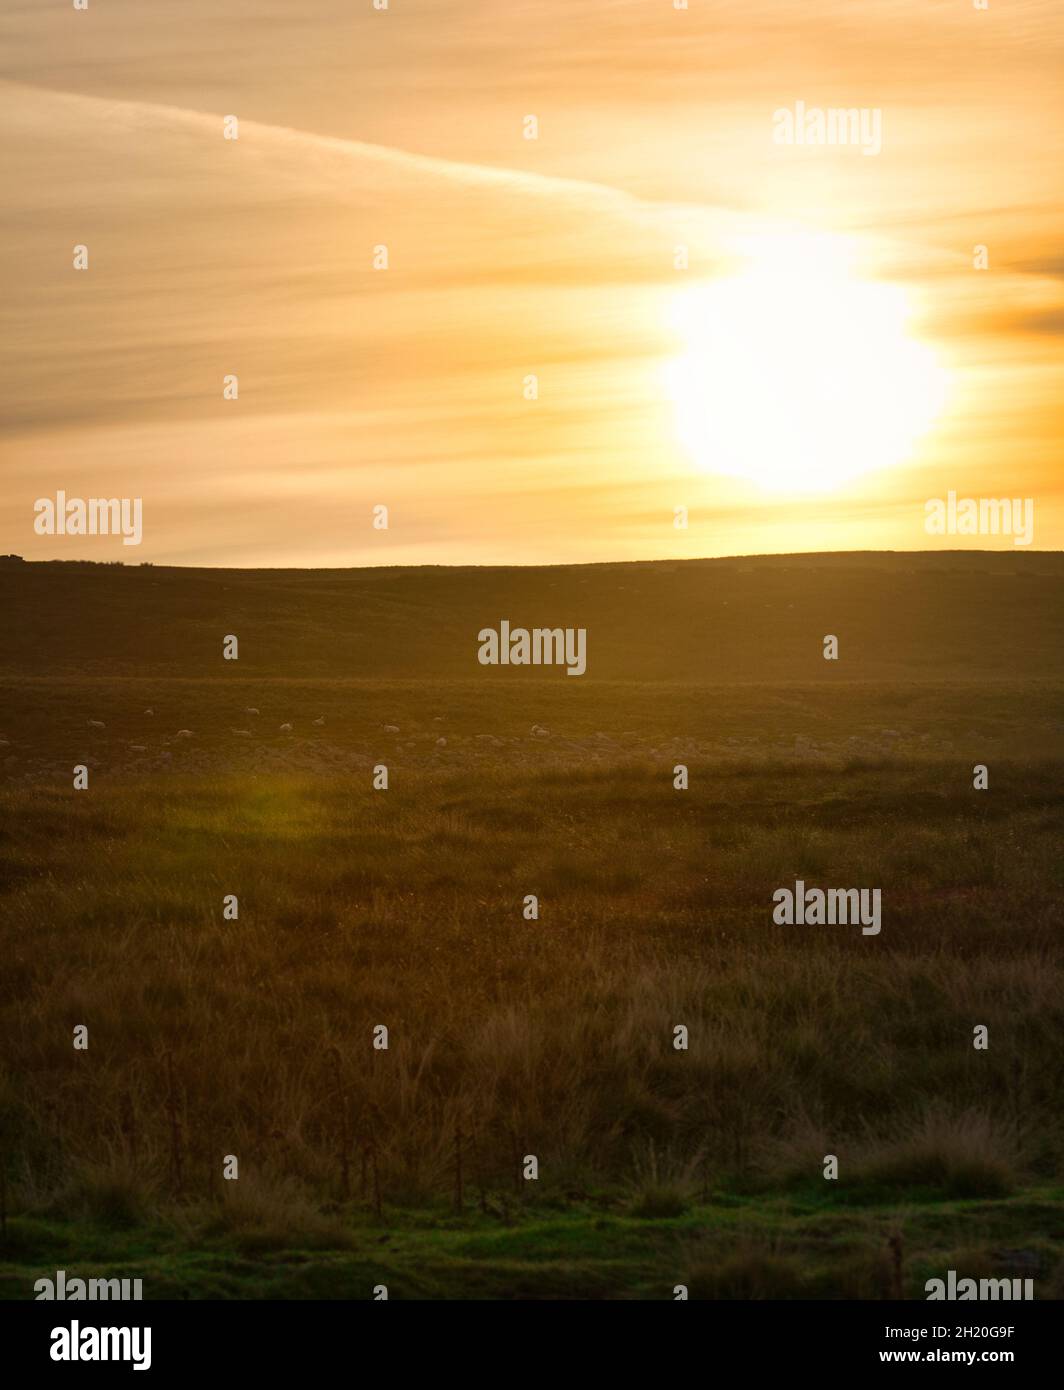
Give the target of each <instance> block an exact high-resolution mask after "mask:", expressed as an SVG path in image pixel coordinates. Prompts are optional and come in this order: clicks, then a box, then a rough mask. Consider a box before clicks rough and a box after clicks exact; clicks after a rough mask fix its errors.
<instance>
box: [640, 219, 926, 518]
mask: <svg viewBox="0 0 1064 1390" xmlns="http://www.w3.org/2000/svg"><path fill="white" fill-rule="evenodd" d="M742 252H743V257H742V268H741V269H740V270H739V271H738V273H736V274H735V275H733V276H731V277H727V278H722V279H720V280H715V281H713V282H712V283H708V284H704V285H701V286H698V287H695V288H692V289H689V290H685V291H683V292H682V293H681V294H679V295H677V296H676V298H675V301H674V302H673V304H672V311H671V315H670V319H671V327H672V328H673V330H674V331H675V332H676V333H677V335H678V336H679V338H680V340H681V343H682V345H683V351H682V352H681V354H680V355H679V356H677V357H675V358H673V359H671V360H670V361H669V362H668V363H667V364H666V367H665V373H666V386H667V389H668V392H669V394H670V396H671V398H672V402H673V407H674V412H675V422H676V431H677V435H678V437H679V439H680V441H681V443H682V444H683V446H684V447H685V448H686V450H687V451H688V452H689V454H690V455H691V457H692V458H693V459H694V461H695V462H696V463H697V464H698V466H699V467H701V468H702V469H704V470H706V471H707V472H714V473H724V474H730V475H733V476H737V477H742V478H747V479H750V480H751V481H753V482H754V483H756V484H758V485H759V486H761V487H763V488H765V489H769V490H772V491H790V492H811V491H821V490H826V489H830V488H834V487H837V486H838V485H839V484H840V483H843V482H845V481H847V480H848V479H850V478H853V477H856V476H857V475H858V474H862V473H868V472H871V471H873V470H875V469H882V468H888V467H891V466H893V465H895V464H897V463H900V462H902V461H904V460H905V459H907V458H908V457H909V456H910V455H911V453H912V451H913V447H914V444H915V443H916V441H917V439H918V438H919V437H920V436H921V435H923V434H924V433H926V432H927V430H928V429H929V428H930V427H931V425H932V424H933V422H934V420H935V418H936V416H937V415H938V414H939V412H940V410H941V408H942V404H943V399H944V395H945V389H946V373H945V371H944V369H943V368H942V367H941V366H940V364H939V363H938V361H937V359H936V357H935V354H934V353H933V352H932V350H931V349H930V348H929V347H928V346H927V345H926V344H923V343H920V342H918V341H916V340H915V339H914V338H912V337H911V336H910V335H909V332H908V329H907V323H908V320H909V318H910V316H911V306H910V305H909V302H908V299H907V296H906V294H905V291H904V290H903V289H902V288H901V287H900V286H898V285H894V284H885V283H882V282H879V281H873V280H866V279H861V278H860V277H859V276H857V275H856V274H855V273H854V272H853V270H852V260H853V253H852V248H851V247H850V246H849V244H848V243H846V242H844V241H843V240H842V239H840V238H836V237H828V236H821V235H815V234H793V233H790V232H787V233H778V234H774V235H770V236H763V237H759V238H754V239H751V240H749V241H747V242H746V243H744V245H743V248H742Z"/></svg>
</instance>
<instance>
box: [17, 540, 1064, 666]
mask: <svg viewBox="0 0 1064 1390" xmlns="http://www.w3.org/2000/svg"><path fill="white" fill-rule="evenodd" d="M503 618H506V619H509V621H510V622H511V624H513V625H514V626H518V625H520V626H526V627H583V628H586V629H587V634H588V635H587V674H586V675H585V676H584V677H582V678H581V679H580V683H581V684H586V683H589V682H594V681H599V680H637V681H693V682H709V683H714V684H716V683H730V682H737V683H744V682H766V681H768V682H808V681H851V680H859V681H869V680H892V681H938V680H961V681H964V680H972V681H980V680H987V679H997V678H1009V679H1032V678H1033V679H1038V678H1053V679H1055V678H1059V677H1060V676H1061V675H1062V674H1064V641H1062V638H1064V555H1062V554H1061V553H1059V552H1034V553H1021V552H1019V551H1017V552H1015V553H1013V552H1012V551H1008V552H1002V551H995V552H988V551H956V552H942V551H936V552H926V553H899V554H893V553H885V552H852V553H845V554H828V555H773V556H755V557H738V558H730V559H720V560H691V561H654V562H633V563H623V564H595V565H559V566H542V567H511V568H504V567H455V568H449V567H437V566H425V567H418V568H399V567H396V568H370V569H347V570H336V569H334V570H281V569H278V570H236V569H234V570H224V569H180V568H170V567H157V566H147V565H135V564H131V565H128V566H111V565H93V564H84V563H69V562H49V563H26V564H16V563H12V562H8V563H5V564H2V565H0V653H2V654H0V670H2V671H3V672H4V673H5V674H7V675H8V676H14V675H28V676H49V675H73V674H75V673H78V674H80V675H82V676H123V675H128V676H133V675H136V676H175V677H197V678H199V677H205V676H225V675H227V674H229V673H232V674H233V675H234V676H236V675H239V676H240V677H251V676H254V677H258V678H264V677H277V676H283V677H300V678H322V677H327V678H330V679H334V680H335V679H344V678H354V679H410V678H415V679H418V678H420V679H424V680H427V681H438V680H453V679H469V678H479V679H483V680H484V681H507V680H513V679H515V678H517V679H525V680H536V679H561V680H566V677H565V674H564V670H562V669H560V668H559V669H554V668H549V667H539V668H516V669H515V668H502V667H497V668H486V667H481V666H480V665H478V662H477V633H478V632H479V630H480V629H481V628H483V627H489V626H491V627H497V626H498V624H499V622H500V620H501V619H503ZM227 633H235V634H236V635H237V636H238V637H239V639H240V660H239V662H238V663H232V662H224V661H223V660H222V639H223V637H224V636H225V635H226V634H227ZM827 633H833V634H835V635H837V636H838V638H839V643H840V660H839V661H838V662H837V663H833V662H827V661H825V660H824V659H823V657H822V654H821V652H822V639H823V637H824V636H825V634H827ZM568 683H569V684H570V685H576V684H577V681H575V680H572V679H569V680H568Z"/></svg>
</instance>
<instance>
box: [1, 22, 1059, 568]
mask: <svg viewBox="0 0 1064 1390" xmlns="http://www.w3.org/2000/svg"><path fill="white" fill-rule="evenodd" d="M689 4H690V8H689V9H687V10H686V11H684V10H676V9H675V8H674V7H673V5H672V3H671V0H653V2H652V0H639V2H638V3H636V2H635V0H587V3H582V4H579V5H574V4H572V3H570V0H507V3H505V4H499V3H494V2H492V3H489V2H488V0H481V2H480V3H469V0H463V3H452V0H431V3H430V2H429V0H390V8H389V9H388V10H387V11H384V12H379V11H375V10H373V8H372V6H371V3H370V0H364V2H363V0H359V3H352V0H299V3H296V0H285V2H284V3H279V0H230V3H227V4H225V5H218V4H217V3H216V0H182V3H181V5H180V6H176V5H166V4H158V5H156V4H153V5H145V4H143V3H142V2H141V0H90V4H89V8H88V10H87V11H85V12H77V11H75V10H74V9H73V7H72V6H69V5H68V6H64V5H62V4H55V5H51V6H42V5H40V4H39V3H37V0H34V2H33V3H25V4H22V3H8V4H6V5H5V7H4V9H3V11H2V13H0V106H2V112H3V122H4V128H5V132H6V134H5V139H4V141H3V143H2V146H0V173H2V175H3V187H4V192H5V196H4V199H3V207H2V210H0V222H2V244H3V247H4V255H3V257H2V260H0V277H2V281H3V283H2V287H0V288H2V295H0V316H2V324H0V328H2V333H0V352H2V354H3V361H2V363H0V367H2V371H0V391H2V393H3V396H4V400H3V411H2V434H0V467H2V486H0V550H2V551H14V552H16V553H19V554H23V555H25V556H26V557H27V558H31V559H50V558H70V559H74V558H90V559H111V558H121V559H125V560H126V561H127V562H136V561H138V560H152V561H155V562H157V563H177V564H211V565H346V564H351V565H362V564H377V563H383V564H394V563H401V564H414V563H448V564H454V563H500V562H513V563H539V562H550V561H581V560H604V559H637V558H640V559H641V558H653V557H659V556H661V557H664V556H680V557H682V556H694V555H714V554H738V553H754V552H762V551H792V550H816V549H836V548H837V549H858V548H881V547H887V548H894V549H923V548H927V547H929V546H933V545H936V544H943V545H949V546H956V545H963V544H975V545H980V546H995V547H996V546H1001V547H1008V548H1012V541H1011V539H1010V538H1009V537H1000V536H993V537H974V538H966V537H946V538H936V537H930V536H928V535H927V534H926V532H925V530H924V525H923V518H924V503H925V500H926V499H928V498H931V497H936V496H945V494H946V492H947V491H948V490H951V489H952V490H954V491H956V492H957V493H958V494H960V495H964V496H972V497H987V496H989V497H1005V496H1009V497H1024V498H1026V497H1031V498H1033V499H1034V504H1035V530H1034V547H1035V548H1037V549H1047V548H1056V547H1059V546H1060V545H1061V543H1062V537H1064V498H1062V495H1061V488H1060V483H1059V477H1060V470H1059V468H1058V466H1057V460H1058V456H1059V450H1060V444H1061V435H1062V429H1061V425H1062V415H1064V404H1062V402H1064V392H1062V390H1061V385H1062V382H1061V367H1062V362H1064V353H1062V342H1064V338H1062V335H1064V250H1062V242H1061V227H1062V221H1064V218H1062V215H1061V212H1060V198H1059V187H1060V172H1059V171H1060V169H1061V168H1062V167H1064V157H1062V156H1064V119H1062V117H1064V112H1062V104H1064V103H1062V96H1061V84H1060V82H1059V75H1060V72H1061V71H1062V70H1064V51H1062V50H1064V11H1062V10H1061V7H1060V5H1059V4H1058V3H1056V0H1009V2H1008V3H1006V0H989V8H988V9H987V10H985V11H982V10H977V9H976V8H975V6H974V5H973V4H971V3H969V0H941V2H940V3H936V2H935V0H862V3H859V4H858V3H852V0H803V3H796V0H743V3H742V4H735V3H727V4H725V3H719V0H689ZM798 101H801V102H804V103H805V105H806V107H817V108H829V107H853V108H864V109H868V110H872V109H875V110H878V111H880V112H881V116H882V131H883V147H882V151H881V152H880V153H878V154H876V155H874V156H873V157H865V156H863V155H862V153H861V151H860V150H859V149H849V148H826V147H801V148H799V147H797V146H784V145H780V144H778V143H775V142H774V140H773V113H774V112H775V111H776V110H777V109H779V108H793V107H794V105H795V103H796V102H798ZM231 114H232V115H236V116H237V117H238V118H239V123H240V125H239V139H238V140H225V139H223V130H222V118H223V116H226V115H231ZM530 114H534V115H535V116H536V117H537V118H538V123H539V138H538V139H536V140H528V139H525V138H524V133H523V130H524V127H523V122H524V120H525V117H526V116H528V115H530ZM79 243H80V244H84V245H86V246H87V247H88V248H89V269H88V270H87V271H85V272H78V271H74V270H73V269H72V265H71V259H72V250H73V247H74V245H75V244H79ZM807 243H809V244H813V245H826V246H828V247H829V248H831V249H830V250H829V253H828V255H829V260H830V262H831V263H830V265H829V266H828V268H827V271H826V274H825V275H824V278H823V280H821V279H820V278H818V277H819V275H820V270H817V269H815V268H813V267H811V266H810V265H809V264H808V263H807V262H806V261H805V260H804V259H803V256H804V253H803V252H802V250H801V248H802V247H803V246H805V245H806V244H807ZM381 244H384V245H386V246H387V247H388V252H389V268H388V269H387V270H383V271H382V270H374V268H373V250H374V247H375V246H378V245H381ZM680 245H682V246H684V247H686V248H687V256H688V268H687V269H685V270H677V269H676V268H675V256H676V248H677V246H680ZM976 245H985V246H986V247H987V250H988V255H989V269H988V270H985V271H984V270H976V269H974V268H973V247H975V246H976ZM752 247H753V248H755V250H754V251H753V252H752V251H751V248H752ZM757 248H760V249H757ZM766 248H767V252H766ZM836 251H837V255H838V258H839V259H838V262H837V263H836V260H835V257H836ZM842 257H846V258H847V262H848V268H847V269H846V270H845V272H843V271H842V270H841V269H839V267H841V264H842ZM781 266H782V269H781ZM820 269H821V270H823V265H821V267H820ZM722 285H724V286H725V288H724V289H723V290H722V289H721V286H722ZM758 286H760V287H761V288H760V289H758V288H756V287H758ZM751 287H754V288H751ZM880 291H882V292H883V295H884V296H888V297H890V302H891V303H892V304H894V303H896V304H897V305H898V306H903V307H904V309H905V311H906V315H907V317H906V319H905V327H904V339H903V340H899V341H895V340H894V339H893V338H891V336H890V332H888V331H887V330H886V329H884V328H883V325H882V323H881V322H880V320H879V317H878V316H877V314H876V313H874V312H873V313H871V314H870V316H869V317H868V318H867V319H866V318H865V314H866V310H867V309H868V307H869V306H873V307H874V306H875V305H876V304H878V303H879V302H880V295H879V292H880ZM884 302H885V301H884ZM810 306H812V308H810ZM891 332H893V330H891ZM707 333H709V334H713V335H715V337H714V346H713V347H712V348H711V349H709V348H707V347H706V343H705V339H706V335H707ZM744 338H745V339H748V341H744ZM899 343H901V344H902V345H899ZM912 345H915V348H916V349H917V350H918V351H916V352H910V348H911V347H912ZM677 361H679V362H681V363H684V364H685V366H684V369H683V371H682V373H681V376H682V379H683V380H684V382H685V383H686V385H685V386H684V388H683V390H684V391H685V392H686V393H687V394H686V396H685V398H684V400H683V401H681V402H680V405H681V406H683V407H684V408H683V409H680V408H678V403H677V400H676V398H675V396H674V395H670V389H669V386H668V382H669V381H670V380H673V379H674V378H670V376H669V364H670V363H675V362H677ZM906 363H908V364H909V366H908V367H905V364H906ZM914 363H915V364H927V363H933V364H935V380H936V381H937V382H938V383H939V385H940V386H941V388H942V389H941V398H940V400H939V401H938V404H937V405H936V407H935V411H934V413H933V416H932V417H931V418H930V419H929V420H928V421H926V422H925V423H924V425H923V426H921V428H920V430H919V431H917V432H916V434H915V435H914V436H913V437H912V439H911V440H910V441H909V443H908V444H905V446H904V447H903V446H902V445H903V442H904V439H903V440H902V442H898V440H897V439H896V436H900V437H905V436H906V429H905V428H902V426H904V425H905V424H906V422H907V420H908V417H909V416H910V415H914V410H913V401H912V399H911V396H912V393H913V391H914V389H917V388H914V385H913V381H912V372H911V370H909V368H910V367H911V366H912V364H914ZM792 364H793V365H792ZM903 367H905V372H908V375H905V374H904V373H903V370H902V369H903ZM228 373H235V374H236V375H237V376H238V378H239V400H236V401H226V400H223V398H222V381H223V377H224V376H225V375H226V374H228ZM530 374H534V375H535V376H536V377H537V379H538V391H539V394H538V399H536V400H534V401H529V400H526V399H525V397H524V394H523V383H524V382H525V379H526V377H528V376H529V375H530ZM922 374H923V368H922V367H920V370H919V371H918V372H917V375H918V376H919V377H920V379H921V380H922V379H923V375H922ZM825 382H826V383H827V384H826V386H825V388H824V389H825V393H826V397H827V398H829V399H832V400H837V406H834V407H825V408H824V411H823V412H822V414H819V415H818V413H817V412H818V411H819V410H820V406H819V404H817V403H818V402H819V399H820V396H819V392H820V389H821V386H822V385H824V383H825ZM832 392H835V395H834V396H833V395H832ZM810 400H812V402H813V405H812V406H811V405H810V404H809V403H810ZM814 407H815V408H814ZM795 411H797V412H798V418H800V419H801V420H802V421H804V422H805V423H806V424H809V425H810V433H809V437H808V438H803V439H802V440H800V441H796V439H795V435H796V429H795V427H794V421H795V416H794V412H795ZM829 417H830V418H829ZM685 419H686V421H687V423H688V427H687V428H686V430H685V428H684V423H683V422H684V420H685ZM692 420H693V421H694V422H695V423H694V425H693V427H692V426H691V424H690V422H691V421H692ZM746 420H749V422H750V428H749V430H745V429H744V428H742V423H743V422H744V421H746ZM692 428H693V432H694V437H693V438H692ZM822 430H823V431H826V434H824V435H823V437H822V434H821V431H822ZM829 436H830V438H829ZM825 441H827V442H825ZM792 445H794V447H795V450H796V452H795V453H794V454H793V456H792V453H791V448H792ZM729 450H732V451H733V452H735V453H736V454H737V455H738V456H739V458H740V460H741V461H742V460H744V459H745V461H746V464H748V465H750V466H749V467H748V469H747V472H746V473H745V474H744V472H743V465H742V463H740V465H739V466H736V464H735V460H734V459H730V458H729V457H726V455H728V453H729ZM831 450H834V451H835V452H834V456H835V457H836V460H838V459H842V460H843V461H845V462H846V463H847V464H849V462H850V460H856V462H854V463H853V465H852V475H851V476H847V477H845V478H843V479H841V480H840V481H837V482H835V483H833V484H832V485H830V486H825V485H824V479H825V477H827V476H828V475H829V474H830V469H828V468H827V466H826V464H825V465H824V467H823V468H820V470H819V471H820V473H821V474H822V476H820V477H817V476H816V475H817V472H818V460H819V461H820V462H823V461H824V460H826V459H828V458H829V455H830V454H831ZM751 472H752V473H754V474H755V475H756V476H750V473H751ZM766 478H767V479H768V481H766ZM59 489H62V490H64V491H65V492H66V493H67V494H68V495H69V496H83V497H90V496H93V497H95V496H119V497H121V496H129V497H141V498H143V508H144V522H143V527H144V538H143V542H142V544H141V545H140V546H139V547H136V548H133V547H123V546H122V545H121V544H120V542H119V541H117V540H116V539H112V538H107V537H88V538H77V537H45V536H38V535H35V534H34V530H33V517H34V512H33V504H34V501H35V499H37V498H39V497H46V496H53V497H54V496H55V494H56V492H57V490H59ZM379 503H383V504H386V505H387V506H388V508H389V518H390V525H389V529H388V530H387V531H376V530H374V529H373V528H372V526H371V509H372V508H373V506H374V505H375V504H379ZM678 506H684V507H687V508H688V509H689V525H688V527H687V529H686V530H677V529H676V528H675V526H674V524H673V519H674V509H675V508H676V507H678Z"/></svg>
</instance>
